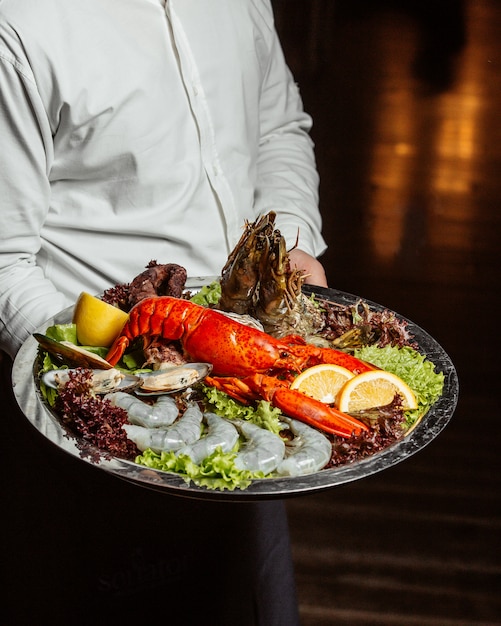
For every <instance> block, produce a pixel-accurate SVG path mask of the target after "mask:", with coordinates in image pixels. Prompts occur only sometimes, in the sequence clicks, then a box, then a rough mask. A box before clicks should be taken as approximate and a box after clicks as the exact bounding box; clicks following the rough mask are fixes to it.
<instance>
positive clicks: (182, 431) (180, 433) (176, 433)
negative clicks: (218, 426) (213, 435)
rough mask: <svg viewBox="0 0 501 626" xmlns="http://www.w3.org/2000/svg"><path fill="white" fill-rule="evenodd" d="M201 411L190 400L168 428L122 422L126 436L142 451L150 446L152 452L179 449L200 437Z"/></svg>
mask: <svg viewBox="0 0 501 626" xmlns="http://www.w3.org/2000/svg"><path fill="white" fill-rule="evenodd" d="M202 417H203V414H202V411H201V410H200V408H199V407H198V404H197V403H196V402H190V403H189V404H188V407H187V409H186V411H185V412H184V413H183V415H182V416H181V417H180V418H179V419H178V420H177V421H176V422H175V423H174V424H173V425H172V426H170V427H169V428H166V429H164V428H145V427H144V426H137V425H135V424H123V426H122V428H123V429H124V430H125V432H126V433H127V437H128V438H129V439H130V440H131V441H133V442H134V443H135V444H136V446H137V447H138V448H139V450H141V452H144V451H145V450H146V449H147V448H151V450H153V452H162V451H164V450H165V451H168V450H179V448H182V447H183V446H185V445H188V444H192V443H194V442H195V441H197V439H199V438H200V434H201V425H202Z"/></svg>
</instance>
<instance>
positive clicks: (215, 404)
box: [202, 385, 282, 435]
mask: <svg viewBox="0 0 501 626" xmlns="http://www.w3.org/2000/svg"><path fill="white" fill-rule="evenodd" d="M202 392H203V394H204V395H205V399H206V402H207V403H208V404H209V405H210V406H211V409H212V410H213V411H214V413H217V414H218V415H220V416H221V417H225V418H226V419H235V418H238V419H244V420H247V421H250V422H253V423H254V424H256V425H257V426H259V427H261V428H266V429H267V430H270V431H271V432H272V433H275V434H277V435H278V433H279V432H280V431H281V430H282V427H281V424H280V418H281V416H282V412H281V411H280V409H277V408H276V407H274V406H272V405H271V403H270V402H267V401H266V400H259V402H257V403H256V405H255V406H246V405H244V404H242V403H241V402H237V401H236V400H233V398H230V396H229V395H228V394H226V393H224V392H223V391H219V390H218V389H215V388H214V387H209V386H207V385H203V386H202Z"/></svg>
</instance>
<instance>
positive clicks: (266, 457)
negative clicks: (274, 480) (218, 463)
mask: <svg viewBox="0 0 501 626" xmlns="http://www.w3.org/2000/svg"><path fill="white" fill-rule="evenodd" d="M231 423H232V424H235V426H236V427H237V429H238V430H239V431H240V433H241V434H242V435H243V436H244V437H245V438H246V441H245V443H244V444H243V445H242V446H241V447H240V450H239V452H238V453H237V456H236V458H235V466H236V467H237V468H238V469H241V470H243V469H246V470H251V471H253V472H263V473H264V474H269V473H270V472H273V470H274V469H276V467H277V465H278V464H279V463H280V461H281V460H282V459H283V458H284V454H285V443H284V440H283V439H282V438H281V437H280V436H279V435H275V433H272V432H271V431H269V430H266V429H265V428H260V427H259V426H256V424H253V423H252V422H246V421H245V420H236V419H235V420H232V421H231Z"/></svg>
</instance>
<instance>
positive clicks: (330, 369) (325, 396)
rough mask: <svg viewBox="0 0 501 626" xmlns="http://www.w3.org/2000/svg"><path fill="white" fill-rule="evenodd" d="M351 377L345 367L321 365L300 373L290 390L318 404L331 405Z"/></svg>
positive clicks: (351, 374)
mask: <svg viewBox="0 0 501 626" xmlns="http://www.w3.org/2000/svg"><path fill="white" fill-rule="evenodd" d="M353 377H354V374H353V373H352V372H350V370H348V369H346V368H345V367H341V366H340V365H334V364H332V363H322V364H321V365H314V366H313V367H309V368H308V369H306V370H304V372H301V374H299V376H298V377H297V378H295V379H294V382H293V383H292V385H291V389H296V390H297V391H300V392H301V393H304V394H305V395H307V396H310V397H311V398H315V400H320V402H325V403H326V404H332V403H333V402H334V401H335V399H336V396H337V394H338V392H339V390H340V389H341V387H343V385H344V384H345V383H346V381H348V380H350V379H351V378H353Z"/></svg>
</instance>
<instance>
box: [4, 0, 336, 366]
mask: <svg viewBox="0 0 501 626" xmlns="http://www.w3.org/2000/svg"><path fill="white" fill-rule="evenodd" d="M310 126H311V120H310V118H309V117H308V116H307V115H306V114H305V113H304V111H303V109H302V104H301V100H300V96H299V93H298V89H297V87H296V85H295V83H294V81H293V79H292V77H291V74H290V72H289V70H288V68H287V67H286V65H285V62H284V59H283V56H282V52H281V49H280V45H279V43H278V40H277V36H276V33H275V30H274V28H273V21H272V10H271V6H270V2H269V1H268V0H169V1H168V2H167V3H165V2H163V0H36V2H33V0H0V138H1V139H0V141H1V150H0V348H1V349H3V350H5V351H7V352H8V353H10V354H11V355H14V354H15V352H16V351H17V349H18V348H19V346H20V345H21V343H22V341H24V339H25V338H26V337H27V336H28V334H29V333H30V332H32V331H33V330H34V328H36V327H37V326H39V325H41V324H42V323H43V322H44V321H45V320H46V319H47V318H49V317H50V316H51V315H53V314H55V313H56V312H58V311H60V310H62V309H63V308H65V307H66V306H68V305H69V304H71V303H73V302H74V301H75V300H76V298H77V296H78V294H79V293H80V292H81V291H84V290H85V291H89V292H91V293H101V292H102V291H103V290H104V289H106V288H108V287H110V286H112V285H114V284H117V283H123V282H129V281H130V280H131V279H132V278H133V277H134V276H135V275H137V274H138V273H139V272H141V271H142V270H143V269H144V266H145V265H146V264H147V263H148V262H149V261H150V260H151V259H156V260H157V261H158V262H159V263H179V264H180V265H183V266H184V267H186V269H187V270H188V274H189V275H193V276H199V275H206V274H218V273H219V272H220V270H221V268H222V266H223V265H224V262H225V260H226V258H227V256H228V253H229V252H230V250H231V249H232V247H233V246H234V245H235V243H236V242H237V241H238V239H239V237H240V235H241V233H242V228H243V226H244V222H245V220H246V219H248V220H253V219H255V217H256V216H257V215H258V214H261V213H265V212H267V211H269V210H271V209H273V210H275V211H276V212H277V214H278V219H277V226H278V227H279V228H280V230H281V231H282V233H283V234H284V236H285V237H286V239H287V241H288V244H289V245H290V246H292V245H294V244H295V242H296V237H297V235H298V232H299V247H300V248H301V249H302V250H305V251H306V252H309V253H310V254H312V255H314V256H318V255H319V254H321V253H322V252H323V251H324V249H325V243H324V241H323V239H322V237H321V234H320V228H321V221H320V215H319V211H318V208H317V202H318V197H317V186H318V179H317V173H316V169H315V163H314V157H313V148H312V142H311V140H310V138H309V136H308V134H307V133H308V131H309V129H310Z"/></svg>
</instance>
